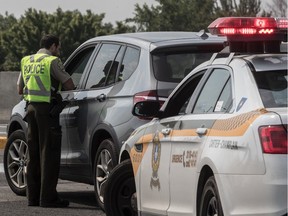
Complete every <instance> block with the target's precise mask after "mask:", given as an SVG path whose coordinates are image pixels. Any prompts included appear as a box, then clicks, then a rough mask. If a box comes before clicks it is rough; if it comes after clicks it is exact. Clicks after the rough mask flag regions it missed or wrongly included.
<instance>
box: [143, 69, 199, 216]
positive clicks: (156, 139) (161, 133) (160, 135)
mask: <svg viewBox="0 0 288 216" xmlns="http://www.w3.org/2000/svg"><path fill="white" fill-rule="evenodd" d="M203 74H204V72H203V71H201V72H199V73H197V74H194V75H193V76H191V77H190V79H189V80H188V81H187V82H185V85H182V86H181V87H179V88H178V89H177V90H175V91H174V93H173V94H172V95H171V96H170V97H169V101H168V103H166V106H165V108H164V111H163V117H165V118H162V119H160V120H159V119H157V120H153V121H154V122H153V121H152V123H151V125H150V126H149V127H147V129H146V131H145V133H146V136H145V137H147V141H149V146H148V149H147V151H146V153H145V157H144V158H143V159H142V162H141V182H140V187H141V199H140V200H141V211H150V212H154V213H157V214H159V215H167V209H168V208H169V205H170V200H171V197H170V194H171V192H170V191H171V189H172V190H173V188H172V185H171V178H179V179H181V178H182V174H181V175H178V176H174V174H173V173H171V172H170V163H171V162H172V160H175V161H178V162H179V161H180V160H181V157H182V153H181V155H178V156H179V157H178V156H175V157H174V158H172V157H171V136H172V137H173V135H176V132H175V129H176V130H177V131H178V130H179V128H181V118H183V115H184V113H185V109H186V107H187V104H188V102H189V98H190V97H191V95H192V93H193V92H194V90H195V89H196V86H197V84H198V83H199V81H200V80H201V77H202V76H203ZM149 134H150V137H149V136H148V135H149ZM172 139H173V138H172ZM174 141H175V140H174ZM177 174H178V173H177ZM173 176H174V177H173Z"/></svg>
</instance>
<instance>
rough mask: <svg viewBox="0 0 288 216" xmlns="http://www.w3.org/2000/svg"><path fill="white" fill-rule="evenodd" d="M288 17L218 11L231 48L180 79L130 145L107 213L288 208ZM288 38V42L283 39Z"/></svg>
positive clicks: (215, 28) (110, 184)
mask: <svg viewBox="0 0 288 216" xmlns="http://www.w3.org/2000/svg"><path fill="white" fill-rule="evenodd" d="M287 26H288V19H287V18H278V19H275V18H259V17H258V18H247V17H246V18H241V17H237V18H236V17H229V18H219V19H217V20H216V21H214V22H213V23H212V24H211V25H210V26H209V28H208V29H209V31H210V32H211V33H212V34H218V35H226V36H227V44H228V45H229V46H228V47H227V48H228V53H225V52H224V51H223V52H221V53H218V54H215V55H214V56H213V57H212V58H211V60H210V61H208V62H205V63H203V64H202V65H200V66H198V67H197V68H196V69H194V70H193V71H192V72H191V73H190V74H189V75H187V76H186V77H185V79H184V80H182V82H181V83H180V84H179V85H178V86H177V87H176V89H175V90H174V91H173V92H172V94H171V95H170V96H169V98H168V100H167V101H166V102H165V103H164V105H163V106H162V107H161V109H160V111H159V112H158V104H157V103H155V102H153V101H150V102H149V101H145V102H139V103H137V104H136V105H135V106H134V109H133V113H134V115H136V116H140V117H142V118H148V117H154V119H153V120H152V121H150V122H149V123H147V124H145V125H143V126H141V127H139V128H138V129H136V130H135V131H134V132H133V134H132V135H131V136H130V138H129V139H128V140H127V141H126V142H125V143H124V145H123V146H122V148H121V153H120V159H119V160H120V161H119V162H120V163H119V164H118V165H117V166H116V168H115V169H113V171H112V172H111V173H110V175H109V178H108V181H107V185H106V193H105V210H106V214H107V216H130V215H138V216H140V215H145V216H146V215H157V216H160V215H163V216H164V215H169V216H172V215H175V216H176V215H177V216H180V215H183V216H184V215H201V216H203V215H205V216H207V215H209V216H210V215H211V216H212V215H213V216H216V215H217V216H222V215H226V216H227V215H229V216H230V215H251V216H252V215H253V216H255V215H261V216H263V215H281V216H282V215H287V51H286V53H281V50H282V48H281V46H282V45H283V40H285V39H287ZM284 45H285V43H284ZM286 45H287V44H286Z"/></svg>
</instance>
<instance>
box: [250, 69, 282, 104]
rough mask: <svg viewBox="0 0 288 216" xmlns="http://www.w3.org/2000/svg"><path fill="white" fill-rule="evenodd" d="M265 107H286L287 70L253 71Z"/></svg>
mask: <svg viewBox="0 0 288 216" xmlns="http://www.w3.org/2000/svg"><path fill="white" fill-rule="evenodd" d="M254 77H255V80H256V82H257V85H258V89H259V93H260V96H261V99H262V101H263V104H264V106H265V107H266V108H272V107H287V79H288V77H287V70H281V71H265V72H256V73H254Z"/></svg>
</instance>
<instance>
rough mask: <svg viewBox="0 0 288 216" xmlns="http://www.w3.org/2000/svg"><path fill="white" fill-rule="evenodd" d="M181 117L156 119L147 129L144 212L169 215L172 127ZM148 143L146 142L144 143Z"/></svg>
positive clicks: (142, 163)
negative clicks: (167, 213)
mask: <svg viewBox="0 0 288 216" xmlns="http://www.w3.org/2000/svg"><path fill="white" fill-rule="evenodd" d="M177 120H178V118H177V117H175V118H168V119H164V120H158V119H157V120H154V122H153V123H152V124H151V125H150V126H149V127H148V128H147V129H146V131H145V137H146V139H145V140H144V143H143V144H144V145H148V147H147V150H146V152H145V156H144V157H143V159H142V161H141V166H140V167H141V168H140V169H141V180H140V190H141V193H140V194H141V195H140V196H141V198H140V202H141V211H142V212H153V213H155V214H157V215H158V214H159V215H166V212H167V209H168V206H169V200H170V198H169V160H170V151H171V144H170V135H169V134H170V132H171V130H170V128H171V127H173V126H174V124H175V123H176V122H177ZM145 142H147V143H145Z"/></svg>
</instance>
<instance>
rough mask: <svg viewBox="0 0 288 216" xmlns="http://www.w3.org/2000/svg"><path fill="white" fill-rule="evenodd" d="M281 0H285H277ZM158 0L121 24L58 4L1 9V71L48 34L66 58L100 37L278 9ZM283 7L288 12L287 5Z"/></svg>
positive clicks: (252, 0) (195, 26)
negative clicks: (21, 9) (15, 10)
mask: <svg viewBox="0 0 288 216" xmlns="http://www.w3.org/2000/svg"><path fill="white" fill-rule="evenodd" d="M279 1H282V0H275V2H276V3H279ZM155 2H157V3H156V4H155V6H154V5H152V6H148V5H147V4H144V5H139V4H136V5H135V11H134V17H132V18H127V19H125V20H123V21H117V22H116V25H115V26H113V25H112V24H111V23H104V22H103V19H104V18H105V14H104V13H101V14H95V13H93V12H92V11H91V10H87V11H86V12H85V13H81V12H79V11H78V10H74V11H63V10H62V9H61V8H58V9H57V10H56V11H55V12H54V13H47V12H44V11H41V10H39V11H38V10H36V9H33V8H29V9H28V10H27V11H25V13H24V15H22V16H21V17H20V18H15V16H14V15H13V14H8V12H6V13H5V15H1V14H0V71H19V70H20V60H21V58H22V57H23V56H26V55H30V54H33V53H35V52H37V50H38V49H39V42H40V39H41V37H42V36H43V35H44V34H47V33H53V34H55V35H57V36H59V37H60V39H61V47H62V48H61V59H62V60H63V61H65V60H66V59H67V58H68V56H69V55H70V54H71V53H72V52H73V51H74V50H75V49H76V48H77V47H78V46H79V45H80V44H81V43H83V42H84V41H86V40H88V39H89V38H92V37H96V36H101V35H109V34H118V33H126V32H137V31H199V30H201V29H205V28H206V27H207V26H208V25H209V23H211V22H212V21H213V20H214V19H216V18H217V17H223V16H252V17H254V16H271V15H272V13H273V12H272V11H271V12H266V11H265V10H263V9H262V7H261V0H237V1H236V0H218V1H215V0H177V1H175V0H155ZM283 2H284V3H285V2H286V1H285V0H283ZM276 3H275V4H276ZM275 8H276V7H273V9H275ZM280 8H281V9H282V11H283V5H281V6H280ZM285 10H286V12H287V3H286V9H285Z"/></svg>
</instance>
